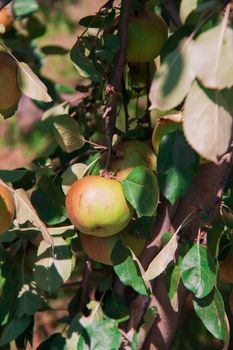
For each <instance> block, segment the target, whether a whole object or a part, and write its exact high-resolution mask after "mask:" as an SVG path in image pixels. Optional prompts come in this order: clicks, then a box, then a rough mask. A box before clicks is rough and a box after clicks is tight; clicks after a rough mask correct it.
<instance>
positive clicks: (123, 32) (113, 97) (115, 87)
mask: <svg viewBox="0 0 233 350" xmlns="http://www.w3.org/2000/svg"><path fill="white" fill-rule="evenodd" d="M129 15H130V0H124V1H123V0H122V2H121V10H120V20H119V27H118V35H119V41H120V48H119V50H118V53H117V55H116V62H115V65H114V71H113V74H112V76H111V77H110V79H109V84H108V85H107V88H106V92H105V94H106V103H105V108H104V115H103V119H104V121H105V135H106V142H107V147H108V151H107V157H106V163H105V168H106V169H107V170H108V169H109V165H110V161H111V154H112V137H113V135H114V132H115V123H116V117H117V105H118V99H119V87H120V83H121V79H122V74H123V70H124V66H125V58H126V48H127V32H128V22H129Z"/></svg>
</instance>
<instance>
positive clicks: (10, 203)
mask: <svg viewBox="0 0 233 350" xmlns="http://www.w3.org/2000/svg"><path fill="white" fill-rule="evenodd" d="M14 214H15V204H14V199H13V196H12V194H11V193H10V191H9V190H8V189H7V188H6V187H5V186H3V185H1V184H0V234H2V233H4V232H6V231H7V230H8V229H9V228H10V226H11V225H12V222H13V219H14Z"/></svg>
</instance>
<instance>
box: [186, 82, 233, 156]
mask: <svg viewBox="0 0 233 350" xmlns="http://www.w3.org/2000/svg"><path fill="white" fill-rule="evenodd" d="M183 126H184V134H185V137H186V139H187V141H188V143H189V144H190V145H191V147H192V148H193V149H194V150H195V151H196V152H197V153H199V154H200V155H201V156H202V157H204V158H206V159H209V160H212V161H213V162H216V163H217V162H218V157H220V156H221V155H222V154H223V153H225V152H226V151H227V149H228V146H229V142H230V139H231V126H232V117H231V114H230V112H229V111H228V106H227V104H226V100H225V96H224V93H223V92H221V91H216V90H204V89H203V88H202V87H201V86H200V85H199V84H198V83H197V82H194V83H193V85H192V88H191V90H190V92H189V94H188V96H187V99H186V101H185V105H184V125H183Z"/></svg>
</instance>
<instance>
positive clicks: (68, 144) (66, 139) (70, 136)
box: [53, 115, 85, 153]
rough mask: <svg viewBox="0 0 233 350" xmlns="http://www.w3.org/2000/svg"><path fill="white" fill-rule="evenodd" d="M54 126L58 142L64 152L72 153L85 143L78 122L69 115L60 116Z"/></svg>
mask: <svg viewBox="0 0 233 350" xmlns="http://www.w3.org/2000/svg"><path fill="white" fill-rule="evenodd" d="M53 126H54V135H55V138H56V140H57V143H58V145H59V146H60V147H61V148H62V149H63V151H64V152H67V153H71V152H73V151H76V150H78V149H80V148H82V147H83V145H84V144H85V140H84V138H83V136H82V135H81V133H80V127H79V124H78V122H77V121H76V120H75V119H73V118H71V117H70V116H69V115H62V116H60V117H58V118H57V119H56V121H55V123H54V124H53Z"/></svg>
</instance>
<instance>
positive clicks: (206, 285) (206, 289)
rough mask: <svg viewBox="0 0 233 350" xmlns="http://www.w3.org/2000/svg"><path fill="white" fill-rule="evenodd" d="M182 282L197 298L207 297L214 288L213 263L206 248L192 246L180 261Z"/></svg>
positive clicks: (197, 245)
mask: <svg viewBox="0 0 233 350" xmlns="http://www.w3.org/2000/svg"><path fill="white" fill-rule="evenodd" d="M181 270H182V280H183V283H184V285H185V287H186V288H187V289H188V290H191V291H192V292H193V293H194V294H195V296H196V297H197V298H204V297H205V296H207V295H208V294H209V293H210V292H211V291H212V289H213V288H214V286H215V283H216V282H215V280H216V275H215V274H216V270H215V261H214V258H213V257H212V255H211V254H210V253H209V251H208V249H207V247H205V246H202V245H200V244H194V245H193V246H192V248H191V249H190V250H189V251H188V253H187V254H186V255H185V257H184V258H183V261H182V265H181Z"/></svg>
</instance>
